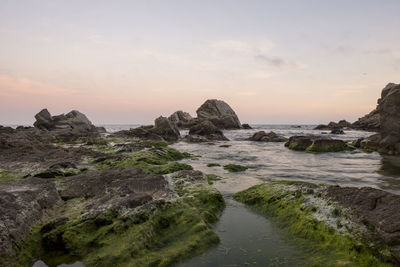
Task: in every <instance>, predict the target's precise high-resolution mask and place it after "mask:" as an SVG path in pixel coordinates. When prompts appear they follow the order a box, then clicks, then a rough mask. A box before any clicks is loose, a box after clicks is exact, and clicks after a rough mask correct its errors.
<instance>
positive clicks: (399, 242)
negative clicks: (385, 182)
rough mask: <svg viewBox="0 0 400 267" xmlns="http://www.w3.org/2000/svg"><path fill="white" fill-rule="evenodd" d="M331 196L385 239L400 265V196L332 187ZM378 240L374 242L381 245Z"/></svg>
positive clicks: (329, 192) (378, 238) (374, 190)
mask: <svg viewBox="0 0 400 267" xmlns="http://www.w3.org/2000/svg"><path fill="white" fill-rule="evenodd" d="M327 196H328V197H330V198H332V199H334V200H336V201H338V202H339V203H340V204H341V205H343V206H345V207H349V208H351V209H352V210H353V211H355V212H356V214H357V216H358V217H359V220H360V221H361V222H362V223H364V224H365V225H366V226H367V229H372V230H370V231H371V233H369V234H370V236H376V239H377V240H379V241H378V242H381V241H380V240H382V241H383V242H384V243H385V244H386V245H387V246H389V249H390V251H391V253H392V254H393V255H394V256H395V257H396V258H397V260H398V262H399V263H400V250H399V247H400V210H399V208H398V207H400V196H399V195H394V194H392V193H389V192H385V191H382V190H378V189H375V188H369V187H363V188H355V187H339V186H329V187H328V189H327ZM377 240H371V241H374V242H377Z"/></svg>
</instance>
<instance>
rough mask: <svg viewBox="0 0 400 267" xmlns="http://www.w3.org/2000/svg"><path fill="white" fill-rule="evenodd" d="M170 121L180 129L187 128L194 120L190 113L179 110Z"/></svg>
mask: <svg viewBox="0 0 400 267" xmlns="http://www.w3.org/2000/svg"><path fill="white" fill-rule="evenodd" d="M168 120H170V121H171V122H173V123H175V124H176V126H177V127H178V128H187V127H188V126H190V123H191V121H192V120H193V118H192V116H190V114H189V113H187V112H184V111H181V110H179V111H175V112H174V113H172V114H171V116H169V117H168Z"/></svg>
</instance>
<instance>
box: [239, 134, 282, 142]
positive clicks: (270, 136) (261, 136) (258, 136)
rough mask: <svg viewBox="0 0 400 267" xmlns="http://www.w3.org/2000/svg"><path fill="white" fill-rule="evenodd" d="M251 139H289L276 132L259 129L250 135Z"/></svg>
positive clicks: (266, 140)
mask: <svg viewBox="0 0 400 267" xmlns="http://www.w3.org/2000/svg"><path fill="white" fill-rule="evenodd" d="M247 140H249V141H259V142H286V141H288V139H287V138H286V137H284V136H281V135H277V134H276V133H274V132H269V133H266V132H265V131H259V132H256V133H254V134H253V136H251V137H249V138H248V139H247Z"/></svg>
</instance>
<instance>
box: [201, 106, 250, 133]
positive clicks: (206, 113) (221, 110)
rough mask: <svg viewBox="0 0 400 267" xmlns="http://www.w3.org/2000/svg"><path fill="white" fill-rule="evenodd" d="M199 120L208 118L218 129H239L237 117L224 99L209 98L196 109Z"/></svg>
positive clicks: (240, 126)
mask: <svg viewBox="0 0 400 267" xmlns="http://www.w3.org/2000/svg"><path fill="white" fill-rule="evenodd" d="M196 113H197V117H198V119H199V120H209V121H211V122H212V123H213V124H214V125H215V126H216V127H217V128H218V129H241V128H242V125H241V124H240V121H239V118H238V117H237V115H236V113H235V111H233V109H232V108H231V107H230V106H229V105H228V104H227V103H225V102H224V101H222V100H216V99H209V100H207V101H206V102H204V103H203V105H201V106H200V107H199V108H198V109H197V111H196Z"/></svg>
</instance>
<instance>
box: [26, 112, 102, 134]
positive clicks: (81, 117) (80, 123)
mask: <svg viewBox="0 0 400 267" xmlns="http://www.w3.org/2000/svg"><path fill="white" fill-rule="evenodd" d="M35 118H36V121H35V122H34V124H33V125H34V126H35V127H36V128H38V129H41V130H49V131H51V130H57V129H58V130H66V129H69V130H71V129H74V130H78V131H89V132H93V131H96V130H97V129H96V127H95V126H94V125H93V124H92V123H91V122H90V121H89V119H88V118H87V117H86V116H85V114H83V113H81V112H79V111H77V110H73V111H71V112H69V113H67V114H66V115H64V114H61V115H57V116H51V114H50V112H49V111H48V110H47V109H43V110H41V111H40V112H39V113H38V114H36V115H35Z"/></svg>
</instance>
